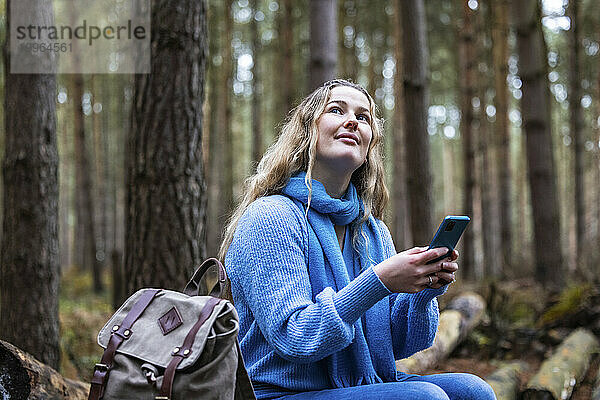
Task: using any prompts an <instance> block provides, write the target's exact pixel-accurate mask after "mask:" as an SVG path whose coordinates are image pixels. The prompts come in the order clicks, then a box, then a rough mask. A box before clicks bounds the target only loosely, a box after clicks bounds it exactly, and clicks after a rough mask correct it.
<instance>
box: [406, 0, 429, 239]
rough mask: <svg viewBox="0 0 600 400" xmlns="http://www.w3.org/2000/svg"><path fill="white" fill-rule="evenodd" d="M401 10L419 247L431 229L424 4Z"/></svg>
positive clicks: (410, 1)
mask: <svg viewBox="0 0 600 400" xmlns="http://www.w3.org/2000/svg"><path fill="white" fill-rule="evenodd" d="M401 11H402V12H401V15H402V28H403V35H402V47H403V49H404V53H405V56H404V58H403V71H404V79H403V85H404V93H405V101H404V115H405V117H406V149H407V150H408V151H407V157H406V161H407V168H406V171H407V189H408V199H409V204H410V205H409V208H410V226H411V232H412V239H413V242H414V244H415V245H421V246H422V245H425V244H427V243H429V240H430V239H431V232H432V230H433V218H432V214H431V213H432V182H433V181H432V177H431V164H430V155H429V152H430V150H429V134H428V133H427V115H428V105H429V100H428V86H429V85H428V80H427V79H428V78H427V74H428V72H427V71H428V64H427V57H428V51H427V26H426V20H425V5H424V4H423V0H407V1H402V2H401Z"/></svg>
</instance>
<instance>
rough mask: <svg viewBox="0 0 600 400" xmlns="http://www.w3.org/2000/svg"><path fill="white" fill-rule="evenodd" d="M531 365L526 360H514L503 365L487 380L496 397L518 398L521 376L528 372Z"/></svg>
mask: <svg viewBox="0 0 600 400" xmlns="http://www.w3.org/2000/svg"><path fill="white" fill-rule="evenodd" d="M528 369H529V365H528V364H527V363H526V362H524V361H513V362H509V363H506V364H504V365H501V366H500V367H499V368H498V369H497V370H496V371H494V372H493V373H492V374H491V375H490V376H488V377H487V378H485V381H486V382H487V383H489V385H490V386H491V387H492V389H493V390H494V393H495V394H496V398H498V399H501V400H517V399H518V397H517V396H518V395H519V384H520V379H519V376H520V375H521V374H522V373H524V372H527V370H528Z"/></svg>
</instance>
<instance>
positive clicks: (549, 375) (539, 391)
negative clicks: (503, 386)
mask: <svg viewBox="0 0 600 400" xmlns="http://www.w3.org/2000/svg"><path fill="white" fill-rule="evenodd" d="M598 349H599V344H598V339H596V337H595V336H594V335H593V334H592V333H591V332H590V331H588V330H587V329H583V328H581V329H577V330H575V331H574V332H573V333H571V334H570V335H569V336H568V337H567V338H566V339H565V341H564V342H563V343H562V344H561V345H560V346H559V347H558V349H556V351H555V352H554V354H553V355H552V356H551V357H550V358H548V359H547V360H546V361H544V362H543V363H542V366H541V367H540V370H539V371H538V372H537V373H536V374H535V375H534V376H533V377H532V378H531V379H530V380H529V382H528V383H527V386H526V388H525V391H524V392H523V397H522V398H523V399H524V400H540V399H543V400H550V399H553V400H558V399H560V400H566V399H568V398H570V397H571V394H572V393H573V388H574V387H575V385H576V384H577V383H578V382H580V381H581V380H582V379H583V378H584V376H585V374H586V371H587V369H588V367H589V365H590V362H591V360H592V356H593V355H594V354H595V353H597V352H598Z"/></svg>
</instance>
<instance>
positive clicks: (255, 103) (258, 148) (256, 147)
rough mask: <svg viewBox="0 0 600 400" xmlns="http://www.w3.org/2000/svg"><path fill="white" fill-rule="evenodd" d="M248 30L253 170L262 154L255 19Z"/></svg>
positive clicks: (254, 4) (254, 5)
mask: <svg viewBox="0 0 600 400" xmlns="http://www.w3.org/2000/svg"><path fill="white" fill-rule="evenodd" d="M258 4H259V2H258V0H252V5H251V7H252V12H253V13H254V15H256V13H257V12H258V11H259V10H260V8H259V7H258ZM250 29H251V35H252V61H253V64H254V65H253V66H252V162H253V168H254V167H255V166H256V165H257V164H258V162H259V161H260V159H261V157H262V153H263V140H262V138H263V132H262V112H261V105H262V102H261V98H262V93H263V85H262V81H261V70H260V60H261V56H259V49H260V48H261V44H260V34H259V30H258V21H256V18H252V21H251V22H250Z"/></svg>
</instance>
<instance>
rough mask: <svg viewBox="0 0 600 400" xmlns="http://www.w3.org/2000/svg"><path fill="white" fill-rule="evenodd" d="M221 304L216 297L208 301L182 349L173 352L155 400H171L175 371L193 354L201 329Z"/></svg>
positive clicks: (184, 341) (178, 348) (186, 337)
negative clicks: (193, 347) (197, 335)
mask: <svg viewBox="0 0 600 400" xmlns="http://www.w3.org/2000/svg"><path fill="white" fill-rule="evenodd" d="M220 302H221V299H218V298H216V297H211V298H210V299H208V301H207V302H206V304H205V305H204V307H203V308H202V311H200V315H199V316H198V321H196V323H195V324H194V326H192V328H191V329H190V331H189V332H188V334H187V335H186V336H185V339H184V340H183V344H182V345H181V346H180V347H175V349H173V352H172V354H171V355H172V356H173V358H172V359H171V361H170V362H169V365H167V369H166V370H165V374H164V375H163V382H162V386H161V387H160V394H159V395H158V396H156V397H155V400H170V399H171V394H172V389H173V381H174V380H175V371H176V370H177V367H178V366H179V364H181V362H182V361H183V360H184V359H185V358H187V357H189V356H190V355H191V354H192V346H193V345H194V341H195V340H196V334H197V333H198V330H200V327H201V326H202V325H203V324H204V323H205V322H206V320H208V318H210V316H211V314H212V312H213V310H214V309H215V307H216V305H217V304H219V303H220Z"/></svg>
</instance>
